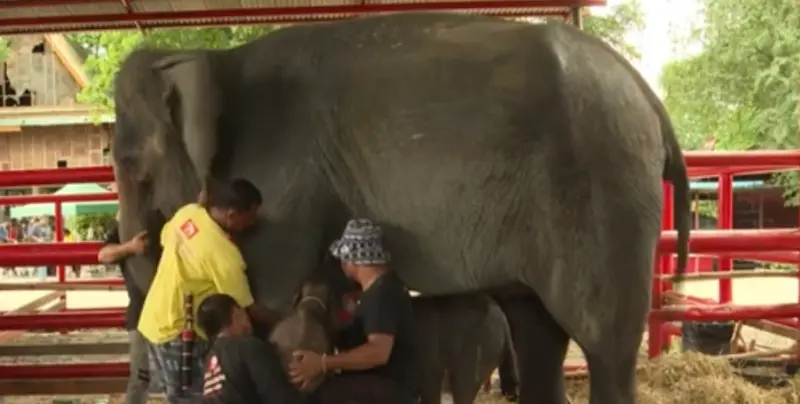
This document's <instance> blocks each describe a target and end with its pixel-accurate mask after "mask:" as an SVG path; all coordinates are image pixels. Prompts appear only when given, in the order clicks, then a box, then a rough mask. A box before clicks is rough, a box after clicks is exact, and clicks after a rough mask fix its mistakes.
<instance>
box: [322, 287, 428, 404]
mask: <svg viewBox="0 0 800 404" xmlns="http://www.w3.org/2000/svg"><path fill="white" fill-rule="evenodd" d="M370 334H389V335H393V336H394V345H393V346H392V353H391V355H390V356H389V362H387V363H386V364H385V365H383V366H380V367H377V368H374V369H369V370H367V371H366V372H375V373H378V374H380V375H382V376H385V377H387V378H389V379H391V380H392V381H394V382H395V385H396V386H397V387H398V388H400V389H403V390H405V392H406V393H408V394H409V395H415V394H416V392H417V387H418V383H417V376H416V375H417V372H416V371H415V369H416V363H415V362H416V356H415V355H416V352H415V351H414V311H413V308H412V306H411V297H410V296H409V295H408V289H406V287H405V285H403V281H401V280H400V278H399V277H398V276H397V274H395V273H394V272H387V273H386V274H384V275H382V276H381V277H380V278H378V279H376V280H375V282H374V283H373V284H372V285H371V286H370V287H369V288H368V289H367V290H365V291H364V292H362V293H361V297H360V300H359V304H358V308H357V309H356V312H355V317H354V319H353V323H352V324H351V325H350V326H349V327H348V328H347V329H345V330H344V332H343V334H342V336H341V337H340V340H339V344H338V345H339V348H341V349H343V350H349V349H353V348H356V347H358V346H360V345H363V344H364V343H365V342H367V336H368V335H370Z"/></svg>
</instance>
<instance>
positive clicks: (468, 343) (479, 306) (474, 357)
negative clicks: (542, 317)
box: [414, 295, 511, 404]
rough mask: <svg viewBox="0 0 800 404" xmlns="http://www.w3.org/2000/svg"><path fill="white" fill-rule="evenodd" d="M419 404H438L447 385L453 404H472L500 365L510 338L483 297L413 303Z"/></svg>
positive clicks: (494, 307) (492, 304)
mask: <svg viewBox="0 0 800 404" xmlns="http://www.w3.org/2000/svg"><path fill="white" fill-rule="evenodd" d="M414 319H415V322H416V332H417V353H418V355H419V365H420V382H419V383H420V404H439V403H441V399H442V385H443V384H444V383H446V384H447V386H448V390H449V391H450V394H451V395H452V396H453V404H472V403H473V402H475V397H476V396H477V395H478V391H480V388H481V386H482V385H483V383H484V382H485V381H486V380H488V379H489V377H490V376H491V374H492V372H494V370H495V369H496V368H497V366H498V365H499V363H500V358H501V356H502V354H503V350H504V349H505V348H506V346H507V345H511V334H510V331H509V328H508V323H507V322H506V317H505V315H504V314H503V312H502V310H500V307H499V306H498V305H497V304H496V303H495V302H494V301H492V300H491V299H490V298H488V297H487V296H482V295H456V296H441V297H417V298H415V299H414Z"/></svg>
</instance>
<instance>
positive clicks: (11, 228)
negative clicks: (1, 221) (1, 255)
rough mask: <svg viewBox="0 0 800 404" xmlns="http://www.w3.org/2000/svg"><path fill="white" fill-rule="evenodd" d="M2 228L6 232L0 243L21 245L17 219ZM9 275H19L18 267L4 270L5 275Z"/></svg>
mask: <svg viewBox="0 0 800 404" xmlns="http://www.w3.org/2000/svg"><path fill="white" fill-rule="evenodd" d="M0 227H2V228H3V231H5V233H4V234H3V235H2V236H3V237H0V238H2V240H0V243H4V244H16V243H19V238H20V234H21V230H20V226H19V221H18V220H17V219H14V218H12V219H11V220H9V221H8V222H7V223H5V225H4V226H0ZM9 273H11V274H12V275H13V276H17V275H18V274H17V268H16V267H8V268H3V275H8V274H9Z"/></svg>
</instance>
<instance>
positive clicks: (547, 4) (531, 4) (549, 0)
mask: <svg viewBox="0 0 800 404" xmlns="http://www.w3.org/2000/svg"><path fill="white" fill-rule="evenodd" d="M118 1H119V0H16V1H9V2H0V8H22V7H25V8H31V7H51V6H72V5H82V4H100V3H117V2H118ZM446 3H464V4H467V5H469V4H477V3H483V4H490V5H488V6H486V5H484V6H480V5H478V6H474V7H463V8H509V7H510V8H520V7H524V8H573V7H593V6H605V5H606V4H607V0H515V1H507V0H495V1H492V0H486V1H480V2H469V1H455V2H439V1H436V2H421V3H395V4H373V3H371V2H369V1H367V0H361V1H360V2H359V4H356V5H355V6H356V7H363V6H373V5H377V6H392V5H394V6H396V5H405V6H408V5H416V6H422V9H425V10H434V9H435V7H433V6H435V5H436V4H446ZM506 3H517V4H524V5H512V6H507V5H504V4H506ZM429 5H430V6H432V7H427V6H429ZM343 6H354V5H353V4H350V3H343V4H341V5H337V6H312V7H343ZM257 8H266V7H257ZM269 8H273V7H269ZM274 8H301V7H274ZM245 9H247V8H245ZM250 9H254V8H250Z"/></svg>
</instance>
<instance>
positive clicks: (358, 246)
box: [330, 219, 391, 265]
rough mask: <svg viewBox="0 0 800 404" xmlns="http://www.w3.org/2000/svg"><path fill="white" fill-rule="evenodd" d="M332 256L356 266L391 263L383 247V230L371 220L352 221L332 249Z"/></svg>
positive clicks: (332, 245)
mask: <svg viewBox="0 0 800 404" xmlns="http://www.w3.org/2000/svg"><path fill="white" fill-rule="evenodd" d="M330 251H331V254H332V255H333V256H334V257H336V258H338V259H340V260H342V261H347V262H352V263H354V264H356V265H383V264H386V263H388V262H389V261H390V259H391V256H390V255H389V252H388V251H386V250H385V249H384V247H383V230H381V228H380V226H378V225H377V224H375V223H372V221H370V220H369V219H352V220H350V221H349V222H347V226H346V227H345V229H344V233H342V237H341V238H340V239H339V240H336V241H335V242H334V243H333V244H331V247H330Z"/></svg>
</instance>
